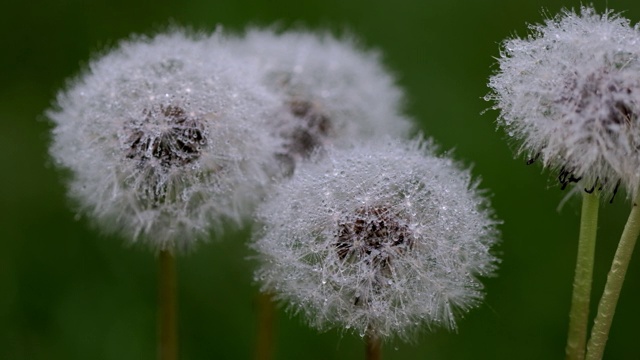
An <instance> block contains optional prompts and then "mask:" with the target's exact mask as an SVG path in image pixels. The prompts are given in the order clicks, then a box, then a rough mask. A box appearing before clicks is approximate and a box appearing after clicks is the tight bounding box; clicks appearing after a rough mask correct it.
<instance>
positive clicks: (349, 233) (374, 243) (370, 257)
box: [334, 206, 414, 271]
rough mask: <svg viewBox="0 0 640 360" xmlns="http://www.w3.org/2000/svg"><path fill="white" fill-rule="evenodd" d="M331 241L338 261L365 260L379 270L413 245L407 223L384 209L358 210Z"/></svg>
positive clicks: (348, 218)
mask: <svg viewBox="0 0 640 360" xmlns="http://www.w3.org/2000/svg"><path fill="white" fill-rule="evenodd" d="M335 238H336V242H335V244H334V245H335V247H336V251H337V252H338V257H339V258H340V259H341V260H343V261H347V262H358V261H360V260H365V261H367V262H368V263H370V264H371V265H372V266H374V267H376V268H378V269H379V270H381V271H382V270H384V269H385V268H388V267H389V266H390V265H391V262H392V260H393V258H394V257H396V256H398V255H402V254H404V253H405V252H406V251H407V250H410V249H411V248H413V244H414V239H413V237H412V234H411V231H410V230H409V228H408V226H407V224H405V223H404V222H403V221H402V220H401V219H400V218H399V217H398V215H396V214H393V213H391V212H390V210H389V209H388V208H387V207H384V206H373V207H362V208H360V209H358V210H356V212H355V213H354V214H353V215H350V216H347V217H345V218H343V219H342V220H341V221H340V222H339V223H338V233H337V234H336V236H335Z"/></svg>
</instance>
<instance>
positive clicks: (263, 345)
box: [255, 292, 276, 360]
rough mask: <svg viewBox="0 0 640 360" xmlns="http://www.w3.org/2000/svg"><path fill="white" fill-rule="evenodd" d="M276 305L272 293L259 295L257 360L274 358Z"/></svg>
mask: <svg viewBox="0 0 640 360" xmlns="http://www.w3.org/2000/svg"><path fill="white" fill-rule="evenodd" d="M275 320H276V317H275V306H274V303H273V297H272V295H271V294H270V293H262V292H261V293H260V294H259V295H258V338H257V340H256V355H255V359H256V360H271V359H273V348H274V339H273V338H274V323H275Z"/></svg>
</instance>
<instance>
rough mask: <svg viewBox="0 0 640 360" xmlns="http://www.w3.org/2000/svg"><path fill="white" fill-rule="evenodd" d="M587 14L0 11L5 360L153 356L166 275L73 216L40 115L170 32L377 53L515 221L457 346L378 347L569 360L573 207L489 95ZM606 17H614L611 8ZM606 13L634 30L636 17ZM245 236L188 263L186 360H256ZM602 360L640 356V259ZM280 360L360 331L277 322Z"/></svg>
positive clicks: (89, 7)
mask: <svg viewBox="0 0 640 360" xmlns="http://www.w3.org/2000/svg"><path fill="white" fill-rule="evenodd" d="M579 5H580V3H579V1H577V0H576V1H553V0H545V1H542V0H520V1H513V0H485V1H472V0H467V1H428V0H412V1H410V0H406V1H395V2H391V1H376V0H373V1H371V0H369V1H364V0H358V1H349V0H343V1H340V0H312V1H293V0H275V1H262V2H261V1H249V0H243V1H217V2H216V1H214V2H211V1H204V0H186V1H181V2H170V1H166V0H157V1H154V2H136V1H132V0H127V1H125V0H117V1H80V0H61V1H53V0H51V1H34V2H28V1H18V0H3V2H2V5H0V39H1V44H0V45H1V46H0V48H1V49H2V53H3V55H2V56H0V72H1V77H0V81H1V82H0V164H2V166H4V168H2V170H1V171H0V204H1V207H0V359H95V360H99V359H117V360H126V359H153V358H155V337H156V336H155V335H156V330H155V311H156V310H155V306H156V277H155V276H156V261H155V258H154V256H153V254H151V253H150V252H149V251H147V250H145V249H140V248H130V247H127V246H123V240H122V239H119V238H115V237H114V238H110V237H106V236H102V235H100V234H99V233H98V232H97V231H95V230H94V229H93V228H92V227H91V226H90V225H89V224H88V223H87V221H86V220H85V219H80V220H78V219H76V215H75V213H74V211H73V209H71V208H70V207H69V206H68V205H69V203H68V202H67V200H66V198H65V188H64V184H62V182H61V181H60V178H59V176H58V175H59V172H58V171H57V170H56V169H55V168H53V167H52V166H51V161H50V160H49V158H48V155H47V147H48V141H49V140H48V139H49V135H48V131H49V129H50V124H48V123H47V122H46V121H45V120H44V118H43V115H42V114H43V111H44V110H45V109H46V108H48V107H49V106H50V105H51V102H52V99H53V98H54V96H55V94H56V92H57V91H58V89H60V88H61V87H62V86H64V84H65V81H66V79H67V78H68V77H70V76H73V75H74V74H76V73H77V72H78V71H79V70H80V69H81V67H82V66H83V65H84V64H86V62H87V60H88V59H89V58H90V56H91V54H93V53H94V52H96V51H99V50H100V49H103V48H104V47H105V46H110V45H113V44H114V43H116V42H117V40H119V39H122V38H125V37H127V36H128V35H129V34H131V33H134V32H135V33H153V32H154V31H155V30H157V29H162V28H163V27H164V26H166V25H167V24H170V23H174V24H181V25H189V26H193V27H195V28H198V29H213V28H214V27H215V26H216V24H222V25H223V26H225V27H226V28H228V29H232V30H233V29H242V28H243V27H245V26H246V25H247V24H258V25H268V24H272V23H274V22H279V23H280V24H282V25H284V26H285V27H287V26H292V25H304V26H307V27H310V28H331V29H335V30H344V29H348V30H350V31H351V32H353V33H355V34H357V35H359V36H360V37H361V39H362V41H363V42H364V43H365V44H366V45H367V46H370V47H376V48H378V49H380V50H382V51H383V52H384V60H385V63H386V65H387V66H388V67H389V68H390V69H391V70H392V71H393V72H394V73H395V74H397V76H398V78H399V83H400V84H401V86H402V87H404V89H405V90H406V93H407V97H408V99H409V101H408V104H407V112H408V114H409V115H410V116H412V117H414V118H415V119H416V120H417V121H418V122H419V127H420V129H422V130H424V131H425V132H426V133H427V134H428V135H430V136H433V137H435V138H436V139H437V141H438V142H439V143H440V144H441V145H442V146H443V147H444V148H455V156H456V157H457V158H458V159H461V160H463V161H464V162H465V163H466V164H469V165H473V173H474V174H475V175H477V176H481V177H482V187H483V188H488V189H490V191H491V194H493V195H492V199H493V200H492V201H493V204H494V205H495V210H496V213H497V215H498V216H499V217H500V218H501V219H502V220H504V225H503V226H502V227H501V229H502V233H503V242H502V244H501V246H500V247H499V249H498V250H499V252H500V253H501V254H502V256H501V257H502V259H503V262H502V265H501V267H500V271H499V275H498V276H497V277H495V278H491V279H486V281H485V284H486V288H487V289H486V290H487V296H486V301H485V303H484V304H483V305H482V306H481V307H480V308H478V309H475V310H473V311H471V312H469V313H468V314H467V315H466V316H465V318H464V319H460V321H459V329H458V331H457V333H454V332H448V331H445V330H438V329H436V330H434V331H432V332H428V331H425V332H424V333H423V334H421V335H420V336H419V337H418V338H417V339H416V342H415V343H411V344H407V343H402V342H394V343H391V344H389V345H387V346H386V347H385V350H384V351H385V358H387V359H430V360H434V359H561V358H563V357H564V355H563V354H564V343H565V335H566V331H567V322H568V316H567V313H568V309H569V300H570V293H571V281H572V277H573V267H574V263H575V255H576V243H577V234H578V220H579V213H580V203H579V200H578V198H575V199H573V200H571V201H569V202H568V204H567V205H566V206H565V207H564V208H563V209H562V211H560V212H558V211H557V210H556V207H557V206H558V204H559V203H560V201H561V199H562V198H563V197H564V195H565V194H566V193H565V192H561V191H560V190H559V188H558V186H557V184H556V183H555V182H554V180H553V178H554V176H553V174H548V173H547V172H543V171H542V170H541V169H540V166H539V165H535V166H525V164H524V159H514V158H513V156H512V152H511V148H512V146H511V145H510V144H508V143H507V142H506V141H505V136H504V134H502V133H501V132H496V131H495V123H494V120H495V118H496V112H493V111H489V112H487V113H485V114H482V115H481V112H482V111H483V110H484V109H486V108H487V107H489V104H488V103H486V102H484V101H483V100H482V99H481V97H482V96H483V95H485V93H486V92H487V87H486V83H487V78H488V76H489V75H490V74H491V73H492V71H494V70H495V60H494V59H493V57H495V56H498V43H499V42H500V41H501V40H502V39H503V38H505V37H507V36H510V35H513V34H519V35H524V34H525V33H526V23H530V22H539V21H541V20H542V19H543V15H542V13H541V10H542V9H546V10H547V11H548V13H550V14H555V13H556V12H557V11H558V10H559V9H560V8H562V7H575V6H579ZM595 6H596V8H597V9H599V10H603V9H604V8H605V6H607V3H606V2H604V1H600V2H599V3H596V4H595ZM608 6H609V7H610V8H613V9H615V10H618V11H623V10H624V11H625V15H626V16H627V17H629V18H630V19H631V20H632V21H633V22H634V23H635V22H636V21H638V20H640V3H639V2H637V1H634V0H626V1H622V0H617V1H616V0H610V1H608ZM628 209H629V201H628V200H626V199H625V197H624V194H623V195H622V196H620V195H619V196H618V198H617V201H616V202H615V203H614V204H612V205H609V204H606V205H604V206H603V207H602V208H601V219H600V227H599V243H598V247H597V259H596V269H595V280H594V291H595V294H594V301H593V303H594V304H593V309H594V310H595V308H596V303H597V301H595V299H596V295H597V297H599V295H600V293H601V291H602V287H603V284H604V280H605V277H606V272H607V270H608V267H609V265H610V261H611V257H612V255H613V252H614V250H615V246H616V243H617V238H618V237H619V235H620V233H621V230H622V226H623V224H624V222H625V220H626V217H627V214H628ZM247 235H248V233H247V232H233V231H229V232H227V233H226V236H225V238H224V239H222V240H221V241H212V242H210V243H208V244H205V245H203V246H201V247H200V248H199V249H197V251H195V252H193V253H192V254H189V255H187V256H183V257H181V258H180V259H179V291H180V292H179V306H180V313H179V316H180V329H179V332H180V340H181V343H180V347H181V349H180V352H181V358H182V359H250V358H252V357H253V344H254V338H255V333H256V317H257V313H256V293H257V287H256V286H255V284H253V283H252V276H251V271H252V269H251V267H252V264H251V263H250V262H248V261H246V257H247V256H249V255H250V252H249V250H248V249H247V248H246V246H245V240H246V238H247ZM636 252H637V251H636ZM635 255H636V256H635V258H634V259H633V260H634V262H632V265H631V267H630V270H629V273H628V275H627V280H626V286H625V288H624V289H623V293H622V297H621V300H620V303H619V306H618V312H617V314H616V318H615V320H614V323H613V328H612V330H611V336H610V340H609V344H608V347H607V351H606V354H605V358H606V359H638V358H640V350H639V349H638V346H637V345H638V344H637V342H638V323H640V311H639V309H638V308H637V307H636V306H638V305H639V304H640V286H639V282H640V266H639V264H640V259H639V258H638V254H635ZM276 341H277V342H276V344H275V346H276V354H275V355H276V359H358V358H363V341H362V340H361V339H360V338H359V337H358V336H357V335H353V334H349V333H347V334H340V333H339V332H338V331H330V332H327V333H322V334H318V333H317V332H316V331H315V330H311V329H308V328H307V327H306V326H305V325H304V324H303V322H302V320H301V319H300V318H299V317H290V316H289V315H288V314H286V313H285V312H284V311H282V310H280V312H279V314H278V321H277V334H276Z"/></svg>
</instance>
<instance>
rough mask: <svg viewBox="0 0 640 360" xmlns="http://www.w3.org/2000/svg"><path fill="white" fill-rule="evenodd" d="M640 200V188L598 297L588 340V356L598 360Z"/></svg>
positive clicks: (639, 223)
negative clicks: (602, 289) (598, 301)
mask: <svg viewBox="0 0 640 360" xmlns="http://www.w3.org/2000/svg"><path fill="white" fill-rule="evenodd" d="M639 202H640V192H639V193H638V195H636V197H635V198H634V199H633V207H632V208H631V213H630V214H629V219H627V224H626V225H625V226H624V231H623V232H622V237H620V243H619V244H618V249H617V250H616V254H615V256H614V257H613V263H612V264H611V270H609V275H608V276H607V283H606V284H605V286H604V292H603V293H602V298H600V304H599V305H598V314H597V315H596V319H595V320H594V323H593V328H592V329H591V338H590V339H589V343H588V344H587V359H588V360H600V359H602V356H603V354H604V347H605V345H606V344H607V339H608V338H609V329H610V328H611V322H612V321H613V314H614V313H615V312H616V305H617V304H618V298H619V297H620V291H621V290H622V283H623V282H624V277H625V275H626V273H627V268H628V267H629V261H630V260H631V254H632V253H633V248H634V247H635V245H636V240H637V239H638V234H640V209H638V203H639Z"/></svg>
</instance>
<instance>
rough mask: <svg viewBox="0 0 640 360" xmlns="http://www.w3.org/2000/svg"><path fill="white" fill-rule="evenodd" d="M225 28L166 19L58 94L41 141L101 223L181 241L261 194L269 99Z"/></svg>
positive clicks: (134, 234)
mask: <svg viewBox="0 0 640 360" xmlns="http://www.w3.org/2000/svg"><path fill="white" fill-rule="evenodd" d="M227 47H228V46H227V45H226V39H225V38H224V37H223V36H221V35H220V34H219V33H215V34H214V35H213V36H210V37H206V38H205V37H202V36H197V35H189V34H186V33H185V32H182V31H171V32H168V33H165V34H159V35H157V36H155V37H153V38H145V37H136V38H133V39H131V40H127V41H122V42H121V43H120V44H119V45H118V46H117V47H116V48H115V49H113V50H111V51H109V52H107V53H106V54H104V55H103V56H99V57H97V58H96V59H94V60H93V61H91V62H90V64H89V66H88V68H87V69H86V70H85V71H84V72H83V74H81V75H80V76H78V77H77V78H76V79H74V80H73V81H71V82H70V84H69V87H68V89H67V90H66V91H63V92H61V93H60V94H59V96H58V99H57V106H56V107H55V109H53V110H50V111H49V112H48V113H47V115H48V116H49V118H50V119H51V120H52V122H53V124H54V128H53V130H52V134H53V136H52V144H51V148H50V153H51V155H52V157H53V159H54V160H55V161H56V163H57V164H58V165H59V166H61V167H63V168H66V169H68V170H70V171H69V173H70V179H69V196H70V197H71V198H72V199H73V200H75V202H76V203H77V204H78V206H79V207H80V210H81V212H82V213H84V214H86V215H87V216H88V217H90V218H91V219H94V220H95V222H96V223H97V224H98V225H99V226H100V227H101V228H102V229H104V230H105V231H108V232H117V233H120V234H122V235H124V236H125V237H127V238H128V239H130V240H131V241H132V242H137V241H139V240H141V241H143V242H144V243H147V244H148V245H150V246H151V247H152V248H155V249H185V248H188V247H189V246H190V245H192V244H193V243H194V242H195V240H196V239H197V238H202V237H204V236H206V235H207V233H208V231H209V230H210V229H211V228H212V227H216V228H219V227H220V222H221V221H222V220H223V219H230V220H232V221H235V222H239V221H240V220H241V219H242V218H243V217H246V216H247V215H249V214H250V211H251V206H252V204H254V203H255V202H256V201H257V200H258V198H259V197H260V196H261V193H260V191H261V188H262V186H263V184H265V183H266V180H267V177H268V174H267V173H266V172H265V168H266V166H265V165H266V164H267V163H268V162H269V161H272V157H273V156H272V155H271V154H273V152H274V151H275V150H274V149H273V148H274V147H275V146H276V145H274V142H273V141H274V140H273V139H272V138H270V137H268V136H267V135H266V134H267V133H268V131H266V130H265V128H264V127H263V125H264V121H263V120H264V116H265V111H266V109H269V108H272V107H273V106H275V105H274V104H275V103H276V99H275V98H274V97H272V96H271V95H269V94H268V93H267V92H265V91H264V89H263V88H262V87H260V86H257V84H258V83H259V80H256V79H255V76H257V75H256V74H253V73H251V72H250V71H248V70H247V69H245V68H241V67H240V64H239V62H238V61H237V59H235V58H234V57H233V56H232V55H231V54H229V53H228V51H227V50H226V49H227Z"/></svg>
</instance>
